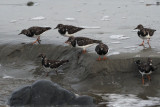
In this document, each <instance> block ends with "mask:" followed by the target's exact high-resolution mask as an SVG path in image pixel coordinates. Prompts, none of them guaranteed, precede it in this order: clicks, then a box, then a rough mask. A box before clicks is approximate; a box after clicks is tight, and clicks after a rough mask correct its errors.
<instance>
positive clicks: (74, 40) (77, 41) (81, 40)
mask: <svg viewBox="0 0 160 107" xmlns="http://www.w3.org/2000/svg"><path fill="white" fill-rule="evenodd" d="M65 43H68V44H70V45H72V46H73V47H76V46H77V47H80V48H83V52H84V53H85V52H86V48H87V47H89V46H92V45H93V44H95V43H101V41H100V40H94V39H90V38H87V37H73V36H71V37H69V38H68V40H67V41H66V42H65Z"/></svg>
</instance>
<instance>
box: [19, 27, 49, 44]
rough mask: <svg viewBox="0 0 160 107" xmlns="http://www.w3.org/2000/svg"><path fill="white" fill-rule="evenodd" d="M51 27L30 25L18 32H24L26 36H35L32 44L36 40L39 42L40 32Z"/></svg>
mask: <svg viewBox="0 0 160 107" xmlns="http://www.w3.org/2000/svg"><path fill="white" fill-rule="evenodd" d="M50 29H51V27H38V26H33V27H30V28H28V29H23V30H22V31H21V33H19V35H20V34H24V35H26V36H28V37H35V38H37V40H36V41H34V42H33V44H35V43H36V42H38V43H39V44H40V41H41V40H40V34H42V33H43V32H45V31H47V30H50Z"/></svg>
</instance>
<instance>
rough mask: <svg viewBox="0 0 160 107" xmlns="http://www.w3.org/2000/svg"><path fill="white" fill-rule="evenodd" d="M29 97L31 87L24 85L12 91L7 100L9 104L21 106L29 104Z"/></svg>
mask: <svg viewBox="0 0 160 107" xmlns="http://www.w3.org/2000/svg"><path fill="white" fill-rule="evenodd" d="M30 99H31V87H30V86H25V87H23V88H20V89H18V90H16V91H14V92H13V93H12V97H11V98H10V100H9V104H10V106H14V105H16V106H22V105H29V103H30Z"/></svg>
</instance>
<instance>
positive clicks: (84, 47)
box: [77, 44, 94, 49]
mask: <svg viewBox="0 0 160 107" xmlns="http://www.w3.org/2000/svg"><path fill="white" fill-rule="evenodd" d="M92 45H94V44H88V45H85V46H78V45H77V47H79V48H83V49H86V48H87V47H90V46H92Z"/></svg>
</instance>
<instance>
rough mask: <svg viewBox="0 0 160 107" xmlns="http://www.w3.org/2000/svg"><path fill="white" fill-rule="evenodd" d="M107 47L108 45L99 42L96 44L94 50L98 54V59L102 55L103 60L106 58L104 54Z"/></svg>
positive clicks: (106, 51)
mask: <svg viewBox="0 0 160 107" xmlns="http://www.w3.org/2000/svg"><path fill="white" fill-rule="evenodd" d="M108 49H109V48H108V46H107V45H106V44H104V43H100V44H98V45H97V46H96V48H95V51H96V52H97V54H98V55H99V58H98V59H97V60H98V61H100V60H101V56H104V57H103V60H106V59H107V57H106V56H105V55H106V54H107V53H108Z"/></svg>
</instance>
